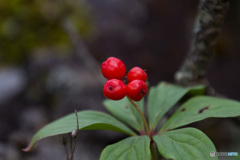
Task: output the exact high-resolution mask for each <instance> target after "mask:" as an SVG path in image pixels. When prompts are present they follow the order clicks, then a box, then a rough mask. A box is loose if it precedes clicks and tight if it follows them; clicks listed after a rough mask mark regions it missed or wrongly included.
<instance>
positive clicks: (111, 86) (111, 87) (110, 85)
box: [103, 79, 127, 100]
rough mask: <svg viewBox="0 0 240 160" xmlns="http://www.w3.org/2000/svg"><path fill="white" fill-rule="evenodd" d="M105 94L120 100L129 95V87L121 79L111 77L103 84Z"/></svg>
mask: <svg viewBox="0 0 240 160" xmlns="http://www.w3.org/2000/svg"><path fill="white" fill-rule="evenodd" d="M103 94H104V96H105V97H107V98H109V99H112V100H120V99H122V98H124V97H125V96H126V95H127V87H126V86H125V84H124V83H123V82H122V81H120V80H119V79H110V80H108V81H107V82H106V83H105V84H104V86H103Z"/></svg>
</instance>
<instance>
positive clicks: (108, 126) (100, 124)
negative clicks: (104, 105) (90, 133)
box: [23, 111, 136, 151]
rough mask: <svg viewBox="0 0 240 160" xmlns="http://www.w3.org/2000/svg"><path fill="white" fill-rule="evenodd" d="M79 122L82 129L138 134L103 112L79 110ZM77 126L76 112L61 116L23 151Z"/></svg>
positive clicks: (42, 130) (68, 131) (37, 135)
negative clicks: (42, 140)
mask: <svg viewBox="0 0 240 160" xmlns="http://www.w3.org/2000/svg"><path fill="white" fill-rule="evenodd" d="M78 122H79V129H80V130H94V129H96V130H97V129H98V130H111V131H116V132H121V133H124V134H127V135H136V134H135V133H134V132H133V131H132V130H131V129H129V128H128V127H126V126H125V125H124V124H122V123H121V122H119V121H118V120H117V119H115V118H114V117H112V116H110V115H108V114H105V113H102V112H96V111H80V112H78ZM76 128H77V120H76V115H75V113H72V114H70V115H67V116H65V117H63V118H60V119H58V120H56V121H54V122H52V123H50V124H48V125H46V126H45V127H43V128H42V129H40V130H39V131H38V132H37V133H36V134H35V135H34V137H33V138H32V141H31V142H30V144H29V146H28V147H27V148H25V149H23V151H30V150H31V149H32V147H33V145H34V144H35V143H36V142H38V141H39V140H41V139H43V138H46V137H50V136H56V135H60V134H66V133H71V132H72V131H73V130H74V129H76Z"/></svg>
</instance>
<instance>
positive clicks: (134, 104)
mask: <svg viewBox="0 0 240 160" xmlns="http://www.w3.org/2000/svg"><path fill="white" fill-rule="evenodd" d="M127 98H128V100H129V102H130V103H131V104H132V105H133V106H134V107H135V108H136V110H137V111H138V113H139V114H140V116H141V118H142V120H143V124H144V127H145V130H146V133H147V135H148V136H149V137H150V138H151V136H150V132H149V127H148V123H147V121H146V118H145V117H144V115H143V113H142V111H141V110H140V109H139V108H138V106H137V105H136V103H134V102H133V100H132V99H131V98H129V97H128V96H127Z"/></svg>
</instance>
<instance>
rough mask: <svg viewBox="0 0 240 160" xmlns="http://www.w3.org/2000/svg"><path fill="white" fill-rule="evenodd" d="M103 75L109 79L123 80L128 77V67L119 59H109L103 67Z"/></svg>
mask: <svg viewBox="0 0 240 160" xmlns="http://www.w3.org/2000/svg"><path fill="white" fill-rule="evenodd" d="M101 70H102V74H103V76H104V77H105V78H107V79H114V78H115V79H121V78H123V77H124V76H125V75H126V66H125V64H124V63H123V62H122V61H121V60H120V59H118V58H115V57H109V58H108V59H107V60H106V61H104V62H103V63H102V65H101Z"/></svg>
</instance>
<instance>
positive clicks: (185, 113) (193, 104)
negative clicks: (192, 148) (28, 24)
mask: <svg viewBox="0 0 240 160" xmlns="http://www.w3.org/2000/svg"><path fill="white" fill-rule="evenodd" d="M237 116H240V103H239V102H237V101H234V100H229V99H221V98H215V97H209V96H198V97H194V98H191V99H190V100H188V101H187V102H186V103H184V104H183V105H182V106H181V107H180V108H179V109H178V110H177V111H176V112H175V113H174V114H173V115H172V117H170V119H169V120H168V121H167V122H166V123H165V124H164V125H163V127H162V128H161V130H160V131H164V130H170V129H174V128H178V127H181V126H184V125H187V124H190V123H193V122H197V121H200V120H203V119H206V118H211V117H216V118H226V117H237Z"/></svg>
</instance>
